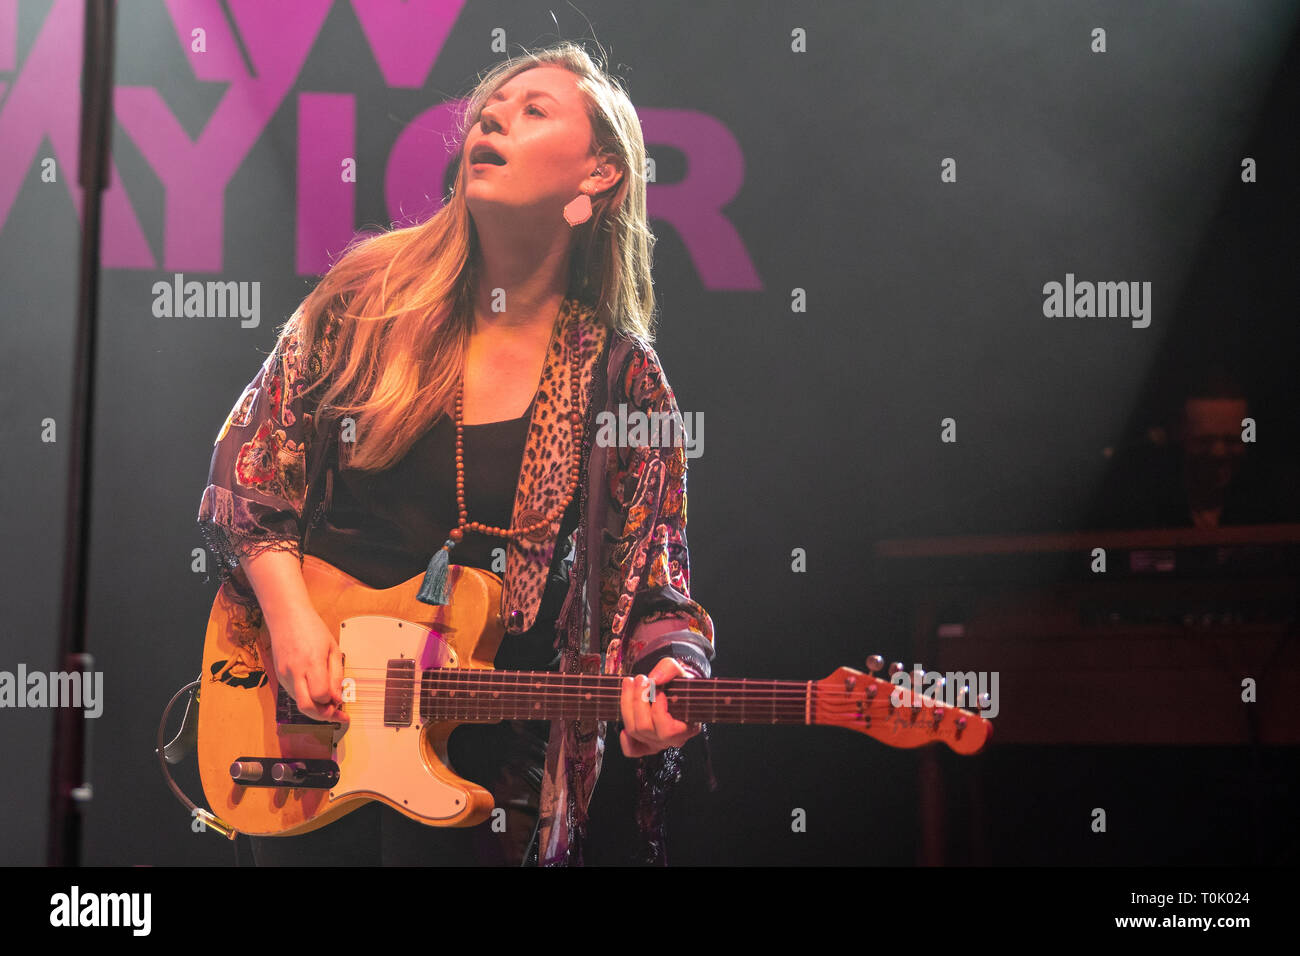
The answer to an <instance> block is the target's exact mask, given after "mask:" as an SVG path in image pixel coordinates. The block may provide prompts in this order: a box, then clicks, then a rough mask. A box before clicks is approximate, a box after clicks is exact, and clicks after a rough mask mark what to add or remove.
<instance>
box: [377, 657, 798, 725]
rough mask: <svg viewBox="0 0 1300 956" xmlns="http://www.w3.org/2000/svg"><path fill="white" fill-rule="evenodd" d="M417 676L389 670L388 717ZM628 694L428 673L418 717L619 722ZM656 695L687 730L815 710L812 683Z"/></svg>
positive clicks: (578, 683) (583, 684) (700, 683)
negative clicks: (705, 724) (663, 697)
mask: <svg viewBox="0 0 1300 956" xmlns="http://www.w3.org/2000/svg"><path fill="white" fill-rule="evenodd" d="M395 663H396V662H395ZM415 676H416V675H415V673H414V668H413V667H412V668H411V670H410V673H398V672H394V670H393V669H392V668H390V670H389V677H388V680H387V681H386V693H385V701H386V706H385V711H386V712H391V714H392V716H393V718H394V719H395V720H400V719H401V717H400V716H399V712H400V711H401V709H402V707H401V705H400V703H398V701H400V699H401V698H404V697H407V696H408V695H412V694H414V693H415V692H416V690H417V688H416V686H415ZM622 689H623V678H622V677H618V676H609V675H604V674H557V673H552V672H547V671H536V672H534V671H496V670H468V669H467V670H454V669H447V670H427V671H424V672H423V673H421V674H420V675H419V680H418V693H419V701H420V711H419V712H420V716H421V717H422V718H424V719H426V720H508V719H513V720H554V719H557V718H559V719H577V718H590V719H597V720H617V719H618V717H619V714H620V701H621V694H622ZM637 693H640V692H639V691H637ZM656 693H658V694H664V695H667V697H668V712H669V713H670V714H672V716H673V717H675V718H677V719H678V720H681V721H684V722H686V723H698V722H709V723H731V724H806V723H810V722H811V721H810V719H809V718H810V715H811V714H813V713H814V712H815V704H816V699H815V697H816V685H815V684H813V683H812V682H809V681H772V680H731V679H725V678H692V679H686V678H678V679H676V680H674V681H673V682H672V683H670V684H668V685H667V686H665V687H663V688H657V689H656Z"/></svg>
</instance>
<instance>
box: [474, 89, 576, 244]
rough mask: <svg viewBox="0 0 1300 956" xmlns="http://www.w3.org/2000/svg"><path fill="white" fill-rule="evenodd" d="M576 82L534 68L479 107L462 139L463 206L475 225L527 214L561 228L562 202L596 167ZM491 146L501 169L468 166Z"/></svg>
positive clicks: (489, 165)
mask: <svg viewBox="0 0 1300 956" xmlns="http://www.w3.org/2000/svg"><path fill="white" fill-rule="evenodd" d="M591 136H592V132H591V121H590V120H588V119H587V112H586V109H585V106H584V100H583V97H582V94H581V93H580V92H579V91H578V85H577V77H575V76H574V75H573V74H572V73H570V72H569V71H568V70H565V69H562V68H560V67H555V66H537V67H533V68H531V69H528V70H525V71H524V72H523V73H519V74H517V75H516V76H514V77H511V78H510V79H509V80H507V81H506V82H505V83H504V84H503V85H502V86H501V87H500V88H499V89H497V91H496V92H495V93H493V94H492V96H491V97H489V99H488V100H487V102H486V103H485V104H484V106H483V110H482V112H481V113H480V114H479V116H478V117H477V119H476V122H475V123H474V125H473V126H472V127H470V129H469V132H468V134H467V135H466V137H465V151H464V164H465V202H466V204H467V205H468V206H469V209H470V212H471V214H473V215H474V217H475V218H476V219H477V218H479V216H481V215H484V214H486V215H489V216H491V215H494V214H499V213H513V214H516V215H518V214H524V215H528V214H530V213H531V214H533V215H535V216H536V217H538V218H540V219H541V220H542V221H549V218H550V217H553V218H554V219H555V222H556V223H557V224H561V225H562V224H563V220H562V219H561V213H562V210H563V209H564V206H565V204H566V203H568V202H569V201H570V200H572V199H573V198H574V197H575V196H577V195H578V185H579V183H582V182H583V181H584V180H586V179H587V178H588V177H590V176H591V172H592V170H594V169H595V168H596V166H597V165H599V163H598V159H597V156H596V154H594V153H592V152H591V150H590V149H589V148H588V147H589V145H590V143H591ZM484 146H491V147H492V148H493V149H494V150H496V152H497V153H499V154H500V156H501V158H502V159H504V160H505V162H504V164H494V163H492V162H478V163H473V162H472V160H473V159H475V158H477V157H475V150H476V149H479V148H480V147H484Z"/></svg>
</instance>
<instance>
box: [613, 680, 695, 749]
mask: <svg viewBox="0 0 1300 956" xmlns="http://www.w3.org/2000/svg"><path fill="white" fill-rule="evenodd" d="M693 676H694V675H693V674H691V672H690V671H688V670H687V669H686V668H684V667H682V665H681V664H680V663H678V662H677V661H676V660H674V659H673V658H671V657H665V658H663V659H662V660H660V661H659V662H658V663H657V664H655V666H654V668H653V669H652V670H651V671H650V674H649V676H648V677H647V675H645V674H638V675H637V676H636V677H626V678H624V679H623V693H622V696H621V698H620V701H619V705H620V710H621V711H622V715H623V731H622V732H621V733H620V734H619V737H618V739H619V743H620V744H622V746H623V754H624V756H627V757H647V756H649V755H650V754H656V753H658V752H659V751H661V750H663V749H664V748H665V747H680V746H682V745H683V744H684V743H686V741H688V740H690V739H691V738H692V737H694V736H695V735H696V734H698V733H699V732H700V725H699V724H685V723H682V722H681V721H680V720H677V719H676V718H675V717H673V716H672V715H671V714H669V713H668V695H667V694H663V693H660V691H661V690H662V688H663V686H664V685H665V684H667V683H668V682H669V681H672V680H675V679H677V678H685V679H687V680H690V679H691V678H692V677H693ZM652 685H653V689H654V703H650V696H651V695H650V690H651V687H652Z"/></svg>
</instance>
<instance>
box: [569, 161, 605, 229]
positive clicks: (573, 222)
mask: <svg viewBox="0 0 1300 956" xmlns="http://www.w3.org/2000/svg"><path fill="white" fill-rule="evenodd" d="M604 171H605V167H604V166H598V167H597V168H596V172H597V174H599V173H602V172H604ZM590 218H591V197H590V196H588V195H587V194H586V193H578V195H577V196H576V197H574V198H573V199H572V200H570V201H569V203H568V205H566V206H565V207H564V221H565V222H567V223H568V224H569V225H570V226H581V225H582V224H583V223H584V222H586V221H587V220H588V219H590Z"/></svg>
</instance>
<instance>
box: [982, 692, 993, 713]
mask: <svg viewBox="0 0 1300 956" xmlns="http://www.w3.org/2000/svg"><path fill="white" fill-rule="evenodd" d="M979 704H980V710H988V709H989V708H990V707H991V706H992V705H993V698H992V697H990V696H989V695H988V694H980V696H979Z"/></svg>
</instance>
